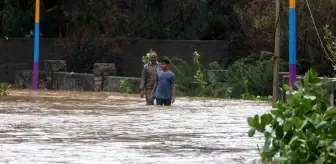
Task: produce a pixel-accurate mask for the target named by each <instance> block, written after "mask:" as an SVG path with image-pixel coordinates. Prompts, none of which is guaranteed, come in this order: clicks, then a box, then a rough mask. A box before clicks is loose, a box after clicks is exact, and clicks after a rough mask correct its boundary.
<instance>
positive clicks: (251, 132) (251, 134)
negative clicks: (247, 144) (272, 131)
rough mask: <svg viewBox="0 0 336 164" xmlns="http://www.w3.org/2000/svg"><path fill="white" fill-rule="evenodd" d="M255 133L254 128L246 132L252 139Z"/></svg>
mask: <svg viewBox="0 0 336 164" xmlns="http://www.w3.org/2000/svg"><path fill="white" fill-rule="evenodd" d="M255 131H256V129H255V128H252V129H250V130H249V131H248V136H249V137H253V136H254V134H255Z"/></svg>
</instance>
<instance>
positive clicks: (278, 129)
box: [275, 126, 284, 139]
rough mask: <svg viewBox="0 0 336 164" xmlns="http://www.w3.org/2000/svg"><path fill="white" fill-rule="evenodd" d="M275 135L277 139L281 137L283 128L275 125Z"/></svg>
mask: <svg viewBox="0 0 336 164" xmlns="http://www.w3.org/2000/svg"><path fill="white" fill-rule="evenodd" d="M275 135H276V138H278V139H281V138H282V137H283V136H284V130H283V128H282V126H277V127H276V128H275Z"/></svg>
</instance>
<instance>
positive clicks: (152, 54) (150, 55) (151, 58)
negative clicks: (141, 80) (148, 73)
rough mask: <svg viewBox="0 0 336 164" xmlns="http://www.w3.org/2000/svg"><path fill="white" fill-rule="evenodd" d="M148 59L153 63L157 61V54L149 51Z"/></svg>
mask: <svg viewBox="0 0 336 164" xmlns="http://www.w3.org/2000/svg"><path fill="white" fill-rule="evenodd" d="M149 60H150V62H151V63H152V64H155V63H156V62H157V54H156V53H155V52H151V53H150V54H149Z"/></svg>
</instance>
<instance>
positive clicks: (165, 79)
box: [152, 59, 176, 106]
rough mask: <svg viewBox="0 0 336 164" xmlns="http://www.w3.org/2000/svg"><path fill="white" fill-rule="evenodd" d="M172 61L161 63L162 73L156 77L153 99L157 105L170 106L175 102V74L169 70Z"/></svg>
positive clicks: (165, 60)
mask: <svg viewBox="0 0 336 164" xmlns="http://www.w3.org/2000/svg"><path fill="white" fill-rule="evenodd" d="M169 63H170V61H169V60H168V59H163V60H162V61H161V67H162V71H159V72H158V73H157V76H156V82H155V84H154V88H153V92H152V95H153V99H154V98H156V105H165V106H170V105H171V104H172V103H174V101H175V89H176V88H175V74H174V73H173V72H171V71H169V69H168V65H169Z"/></svg>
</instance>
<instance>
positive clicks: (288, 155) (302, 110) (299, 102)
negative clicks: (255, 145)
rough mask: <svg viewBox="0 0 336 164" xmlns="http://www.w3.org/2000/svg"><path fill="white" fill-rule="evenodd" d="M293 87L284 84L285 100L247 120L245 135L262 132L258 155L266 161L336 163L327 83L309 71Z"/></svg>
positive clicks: (335, 120)
mask: <svg viewBox="0 0 336 164" xmlns="http://www.w3.org/2000/svg"><path fill="white" fill-rule="evenodd" d="M296 86H297V88H298V90H297V91H292V90H291V89H290V88H289V86H286V89H287V93H289V95H290V96H291V97H290V99H289V100H288V102H287V103H283V102H279V103H278V104H277V108H276V109H275V110H272V111H271V112H270V113H266V114H263V115H261V116H259V115H255V116H254V117H249V118H248V119H247V122H248V125H249V126H250V127H251V129H250V131H249V132H248V136H249V137H252V136H253V135H254V134H255V132H256V131H258V132H260V133H263V134H264V145H263V147H262V150H261V152H260V156H261V158H262V160H263V161H264V162H265V163H274V162H275V161H277V162H278V163H285V164H301V163H302V164H307V163H312V164H315V163H316V164H335V163H336V142H335V141H336V107H334V106H331V105H330V102H329V94H328V90H327V89H326V88H327V86H328V85H327V84H326V83H323V82H322V81H321V80H320V79H319V78H318V76H317V74H316V73H315V72H314V71H313V70H309V71H308V72H307V73H306V74H305V77H304V82H303V83H301V82H297V83H296Z"/></svg>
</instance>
